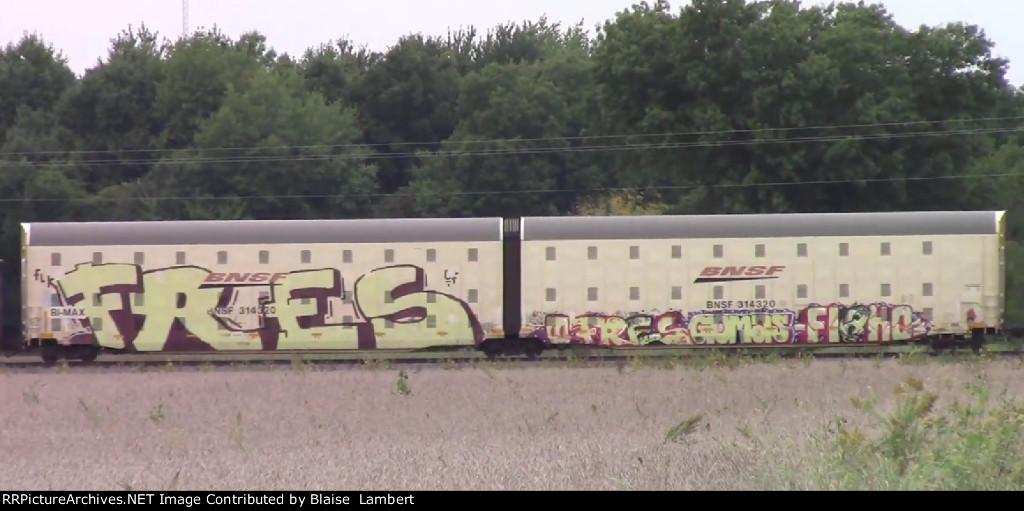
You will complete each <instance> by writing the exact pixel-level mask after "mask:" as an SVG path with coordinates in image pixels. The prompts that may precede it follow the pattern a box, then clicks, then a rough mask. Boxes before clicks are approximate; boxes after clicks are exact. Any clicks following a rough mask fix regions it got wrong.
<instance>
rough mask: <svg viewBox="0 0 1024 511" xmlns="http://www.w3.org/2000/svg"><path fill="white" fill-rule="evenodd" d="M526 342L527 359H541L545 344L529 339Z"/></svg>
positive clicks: (524, 350)
mask: <svg viewBox="0 0 1024 511" xmlns="http://www.w3.org/2000/svg"><path fill="white" fill-rule="evenodd" d="M525 342H526V345H525V346H524V347H523V352H524V353H525V354H526V358H527V359H529V360H538V359H540V356H541V354H543V353H544V343H543V342H541V341H540V340H538V339H529V340H527V341H525Z"/></svg>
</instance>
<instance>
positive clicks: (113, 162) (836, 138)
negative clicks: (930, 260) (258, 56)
mask: <svg viewBox="0 0 1024 511" xmlns="http://www.w3.org/2000/svg"><path fill="white" fill-rule="evenodd" d="M1022 131H1024V126H1016V127H1012V128H978V129H964V130H938V131H919V132H908V133H879V134H866V135H848V134H843V135H831V136H814V137H799V138H775V139H761V140H720V141H701V142H664V143H646V144H618V145H591V146H575V147H573V146H552V147H540V148H510V149H484V150H476V151H473V150H449V151H435V152H427V153H420V152H404V153H370V154H313V155H287V156H235V157H179V158H163V159H161V158H145V159H127V160H126V159H101V160H83V161H27V162H15V161H0V168H3V167H83V166H92V165H107V166H124V165H150V164H157V163H163V164H196V163H204V164H215V163H257V162H300V161H302V162H305V161H325V160H332V161H337V160H390V159H398V158H408V157H419V158H424V157H426V158H438V157H455V156H523V155H541V154H566V153H591V152H604V151H631V150H634V151H635V150H660V149H701V148H714V147H743V146H759V145H777V144H797V143H815V142H840V141H859V140H893V139H910V138H924V137H938V136H958V135H982V134H997V133H1004V134H1005V133H1020V132H1022ZM551 140H556V139H551ZM187 151H188V150H183V151H182V152H187Z"/></svg>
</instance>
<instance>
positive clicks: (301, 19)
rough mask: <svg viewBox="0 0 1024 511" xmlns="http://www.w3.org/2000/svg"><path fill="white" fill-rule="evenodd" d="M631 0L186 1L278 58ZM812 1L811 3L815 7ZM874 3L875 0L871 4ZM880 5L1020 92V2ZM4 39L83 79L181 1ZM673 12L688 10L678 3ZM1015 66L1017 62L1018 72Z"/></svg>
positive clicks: (81, 6)
mask: <svg viewBox="0 0 1024 511" xmlns="http://www.w3.org/2000/svg"><path fill="white" fill-rule="evenodd" d="M632 3H633V1H632V0H390V1H377V2H370V1H356V0H288V1H282V0H189V21H190V26H191V28H192V29H196V28H199V27H206V28H209V27H212V26H214V25H216V26H218V27H219V28H220V29H221V30H222V31H224V32H225V33H226V34H228V35H229V36H231V37H236V36H238V35H239V34H240V33H242V32H245V31H250V30H258V31H260V32H262V33H263V34H265V35H266V36H267V38H268V43H269V44H270V45H271V46H273V47H274V48H275V49H277V50H278V51H279V52H282V53H284V52H287V53H289V54H292V55H299V54H301V53H302V52H303V51H304V50H305V49H306V48H308V47H310V46H315V45H317V44H320V43H322V42H328V41H330V40H332V39H337V38H339V37H345V36H348V37H351V38H352V39H354V40H355V41H357V43H362V44H366V45H367V46H369V47H370V48H371V49H376V50H384V49H386V48H387V47H388V46H389V45H391V44H393V43H394V42H395V41H396V40H397V39H398V38H399V36H401V35H403V34H407V33H410V32H422V33H424V34H444V33H445V32H446V31H447V30H448V29H449V28H452V29H458V28H459V27H465V26H476V27H478V28H487V27H491V26H494V25H496V24H498V23H502V22H506V21H521V20H523V19H531V20H533V19H537V18H539V17H540V16H542V15H545V14H546V15H547V17H548V19H549V20H551V21H560V22H563V23H569V24H573V23H576V22H578V21H581V20H582V21H583V22H584V24H585V25H586V26H588V27H591V26H593V25H595V24H598V23H600V22H602V21H603V20H605V19H607V18H609V17H612V16H613V15H614V14H615V13H616V12H617V11H620V10H623V9H624V8H627V7H628V6H629V5H631V4H632ZM819 3H821V2H818V1H815V0H806V1H805V4H806V5H813V4H819ZM875 3H877V2H875ZM881 3H883V4H884V5H885V6H886V7H887V8H888V9H889V11H890V12H891V13H893V15H894V16H895V18H896V21H897V22H898V23H900V24H902V25H904V26H912V27H916V26H918V25H921V24H927V25H934V24H939V23H945V22H948V21H965V22H968V23H972V24H976V25H978V26H980V27H981V28H982V29H984V30H985V32H986V34H987V35H988V37H989V38H990V39H992V40H993V41H994V42H995V44H996V47H995V52H996V54H997V55H998V56H1002V57H1006V58H1008V59H1010V71H1009V73H1008V75H1007V76H1008V78H1009V80H1010V81H1011V82H1012V83H1013V84H1014V85H1018V86H1020V85H1024V29H1022V20H1024V2H1021V1H1018V0H888V1H885V2H881ZM5 4H6V5H5V6H4V8H3V14H2V15H0V41H3V42H4V43H7V42H13V41H17V40H18V39H20V38H21V36H22V34H23V33H25V32H36V33H38V34H40V35H42V36H43V37H44V38H45V39H46V40H47V41H49V42H50V43H51V44H53V45H54V47H56V48H57V49H59V50H61V51H62V52H63V54H64V56H65V57H66V58H67V59H68V61H69V63H70V65H71V68H72V69H73V70H74V71H75V72H77V73H79V74H81V72H82V71H83V70H85V69H86V68H88V67H92V66H93V65H95V63H96V60H97V59H98V58H101V57H105V56H106V51H107V48H108V47H109V44H110V39H111V38H112V37H114V36H116V35H117V34H118V33H119V32H120V31H121V30H123V29H125V28H127V27H128V26H129V25H133V26H137V25H139V24H141V23H145V24H146V25H147V26H148V27H150V29H151V30H154V31H156V32H158V33H159V34H160V35H162V36H166V37H169V38H172V39H173V38H177V37H178V36H179V35H180V34H181V31H182V2H181V0H88V1H83V0H30V1H26V2H20V1H15V0H10V1H7V2H5ZM671 4H672V6H673V7H678V6H680V5H683V4H684V1H683V0H673V1H672V2H671ZM1014 63H1016V64H1017V65H1016V66H1015V65H1014Z"/></svg>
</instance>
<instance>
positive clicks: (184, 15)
mask: <svg viewBox="0 0 1024 511" xmlns="http://www.w3.org/2000/svg"><path fill="white" fill-rule="evenodd" d="M181 37H183V38H186V39H188V0H181Z"/></svg>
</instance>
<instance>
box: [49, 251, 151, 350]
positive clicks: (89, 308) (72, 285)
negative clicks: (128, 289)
mask: <svg viewBox="0 0 1024 511" xmlns="http://www.w3.org/2000/svg"><path fill="white" fill-rule="evenodd" d="M138 283H139V273H138V268H137V267H136V266H135V265H132V264H92V263H82V264H79V265H76V266H75V269H74V270H71V271H69V272H67V274H65V275H64V278H63V279H61V280H60V283H59V286H60V292H61V294H63V295H64V297H65V299H66V300H67V301H68V303H73V304H74V305H76V306H78V307H82V308H84V309H85V313H86V315H87V316H88V317H89V318H101V320H103V321H104V322H107V321H110V318H112V316H111V314H110V313H111V311H115V310H119V309H123V308H125V304H124V303H122V300H121V297H120V296H116V295H115V296H110V295H108V294H107V293H102V291H103V289H104V288H107V289H109V288H115V289H116V288H117V287H118V286H135V285H138ZM97 294H99V295H100V304H99V305H98V306H97V305H95V302H94V301H93V296H95V295H97ZM91 323H92V321H91V320H90V324H91ZM93 330H94V332H93V333H94V335H95V336H96V342H98V343H99V344H100V346H105V347H109V348H117V349H120V348H124V347H125V342H124V338H123V337H122V336H121V335H120V332H118V331H117V329H116V328H113V325H111V327H110V328H101V329H99V331H95V328H94V329H93Z"/></svg>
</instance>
